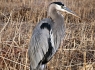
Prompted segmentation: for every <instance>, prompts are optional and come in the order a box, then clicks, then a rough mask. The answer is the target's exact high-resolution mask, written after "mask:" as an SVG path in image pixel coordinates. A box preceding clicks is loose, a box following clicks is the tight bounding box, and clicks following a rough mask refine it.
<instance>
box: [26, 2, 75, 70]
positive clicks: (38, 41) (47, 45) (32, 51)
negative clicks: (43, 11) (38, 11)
mask: <svg viewBox="0 0 95 70" xmlns="http://www.w3.org/2000/svg"><path fill="white" fill-rule="evenodd" d="M59 11H63V12H67V13H69V14H72V15H75V14H74V12H72V11H71V10H70V9H69V8H67V7H66V6H65V5H64V4H62V3H61V2H52V3H51V4H50V5H49V9H48V16H49V18H45V19H43V20H41V21H40V22H39V23H38V24H37V25H36V27H35V28H34V31H33V34H32V37H31V40H30V46H29V50H28V54H29V59H30V70H44V69H45V65H46V63H47V62H48V61H49V60H50V59H51V58H52V57H53V55H54V54H55V53H56V51H57V49H58V48H59V46H60V44H61V42H62V40H63V38H64V35H65V28H64V18H63V16H62V15H61V13H60V12H59ZM75 16H76V15H75Z"/></svg>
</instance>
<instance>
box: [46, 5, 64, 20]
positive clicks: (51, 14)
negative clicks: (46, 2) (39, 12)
mask: <svg viewBox="0 0 95 70" xmlns="http://www.w3.org/2000/svg"><path fill="white" fill-rule="evenodd" d="M48 17H50V18H52V20H53V21H56V20H58V18H59V19H63V17H62V15H61V14H60V13H59V11H57V10H56V6H55V5H50V6H49V9H48Z"/></svg>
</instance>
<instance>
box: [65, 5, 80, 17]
mask: <svg viewBox="0 0 95 70" xmlns="http://www.w3.org/2000/svg"><path fill="white" fill-rule="evenodd" d="M64 11H65V12H66V13H68V14H71V15H74V16H76V17H78V18H80V17H79V16H77V15H76V14H75V13H74V12H73V11H71V10H70V9H69V8H67V7H66V6H65V7H64Z"/></svg>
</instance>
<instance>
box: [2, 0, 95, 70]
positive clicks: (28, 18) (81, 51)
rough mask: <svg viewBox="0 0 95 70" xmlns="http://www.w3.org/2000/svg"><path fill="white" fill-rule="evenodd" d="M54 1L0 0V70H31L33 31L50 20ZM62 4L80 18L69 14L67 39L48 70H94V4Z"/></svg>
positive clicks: (73, 0)
mask: <svg viewBox="0 0 95 70" xmlns="http://www.w3.org/2000/svg"><path fill="white" fill-rule="evenodd" d="M52 1H59V0H52ZM52 1H51V0H45V1H42V0H0V70H29V61H28V55H27V50H28V45H29V41H30V37H31V34H32V30H33V28H34V27H35V25H36V23H37V22H39V21H40V20H41V19H43V18H45V17H47V14H46V13H47V6H48V4H49V3H51V2H52ZM60 1H62V2H64V3H65V4H66V6H68V7H69V8H70V9H72V10H73V11H75V12H76V13H77V14H78V15H79V16H80V19H79V18H75V17H73V16H71V15H68V14H66V16H65V26H66V36H65V39H64V41H63V44H62V46H61V47H60V48H59V50H58V52H57V53H56V54H55V56H54V57H53V59H52V60H51V61H50V62H49V63H48V65H47V70H95V16H94V15H95V8H94V6H95V1H94V0H60Z"/></svg>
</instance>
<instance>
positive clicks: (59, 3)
mask: <svg viewBox="0 0 95 70" xmlns="http://www.w3.org/2000/svg"><path fill="white" fill-rule="evenodd" d="M51 4H58V5H61V6H64V4H62V3H61V2H52V3H51Z"/></svg>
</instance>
